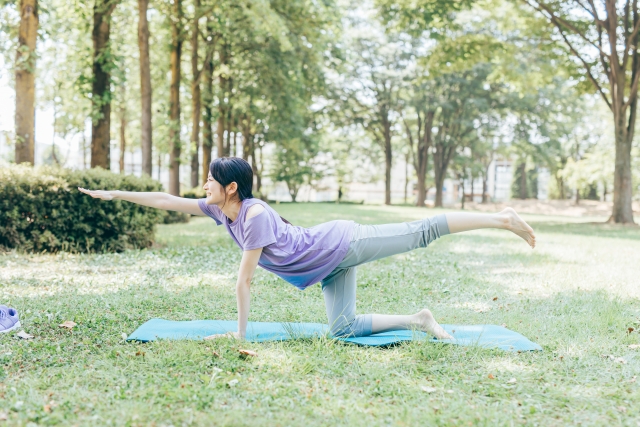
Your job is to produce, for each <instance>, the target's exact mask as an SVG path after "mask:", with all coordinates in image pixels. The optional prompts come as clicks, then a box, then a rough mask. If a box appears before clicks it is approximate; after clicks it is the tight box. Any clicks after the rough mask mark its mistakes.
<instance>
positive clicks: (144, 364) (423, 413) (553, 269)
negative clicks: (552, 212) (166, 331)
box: [0, 204, 640, 426]
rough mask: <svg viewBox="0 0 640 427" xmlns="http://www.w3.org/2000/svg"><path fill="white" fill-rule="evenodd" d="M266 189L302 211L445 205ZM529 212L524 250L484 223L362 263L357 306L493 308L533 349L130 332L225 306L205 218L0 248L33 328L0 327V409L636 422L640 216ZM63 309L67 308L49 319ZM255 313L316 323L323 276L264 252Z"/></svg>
mask: <svg viewBox="0 0 640 427" xmlns="http://www.w3.org/2000/svg"><path fill="white" fill-rule="evenodd" d="M274 207H275V208H276V209H277V210H278V211H279V212H280V213H281V214H282V215H283V216H284V217H285V218H287V219H289V220H290V221H291V222H293V223H294V224H299V225H305V226H310V225H313V224H316V223H319V222H323V221H328V220H332V219H336V218H349V219H354V220H357V221H359V222H362V223H384V222H395V221H404V220H414V219H417V218H420V217H423V216H429V215H435V214H437V213H440V212H442V211H435V210H425V209H417V208H409V207H380V206H359V205H333V204H309V205H305V204H299V205H293V204H282V205H276V206H274ZM525 219H527V220H528V221H530V223H531V224H532V226H533V227H534V228H535V229H536V230H537V234H538V247H537V248H536V249H535V250H530V249H529V248H528V247H527V245H526V244H525V243H524V242H523V241H522V240H520V239H519V238H517V237H516V236H514V235H511V234H510V233H508V232H504V231H499V230H495V231H494V230H485V231H477V232H471V233H465V234H460V235H453V236H446V237H444V238H442V239H440V240H438V241H436V242H434V243H433V245H432V246H431V247H429V248H428V249H426V250H420V251H414V252H411V253H408V254H404V255H399V256H396V257H393V258H390V259H385V260H380V261H377V262H375V263H371V264H368V265H365V266H362V267H360V268H359V272H358V275H359V288H358V308H359V311H360V312H379V313H413V312H415V311H417V310H418V309H420V308H423V307H429V308H430V309H432V311H433V312H434V313H435V315H436V317H437V319H438V320H439V321H440V322H442V323H466V324H480V323H492V324H506V325H507V326H508V327H509V328H511V329H513V330H516V331H518V332H521V333H522V334H524V335H526V336H527V337H529V338H531V339H532V340H534V341H536V342H538V343H539V344H540V345H542V347H543V348H544V351H542V352H535V353H520V354H518V353H506V352H502V351H498V350H481V349H477V348H465V347H457V346H450V345H442V344H432V343H407V344H403V345H399V346H396V347H392V348H387V349H380V348H363V347H357V346H353V345H347V344H342V343H339V342H334V341H331V340H328V339H316V340H299V341H290V342H281V343H262V344H256V343H237V342H233V341H231V340H228V339H224V340H220V341H216V342H211V341H208V342H175V341H174V342H171V341H165V342H154V343H148V344H139V343H127V342H125V341H124V340H123V338H122V336H123V334H128V333H130V332H131V331H133V330H134V329H135V328H136V327H137V326H138V325H140V324H141V323H143V322H144V321H146V320H148V319H149V318H152V317H163V318H167V319H174V320H187V319H204V318H208V319H214V318H215V319H234V318H235V296H234V277H235V272H236V268H237V265H238V262H239V260H240V256H241V253H240V251H239V250H238V249H237V248H236V247H235V246H234V243H233V242H232V241H231V239H230V238H229V237H228V236H227V235H226V232H225V230H224V228H223V227H216V226H215V223H214V222H213V221H211V220H209V219H206V218H197V219H193V220H192V221H191V222H190V223H188V224H176V225H169V226H161V227H160V228H159V232H158V247H157V248H154V249H153V250H146V251H130V252H126V253H122V254H107V255H71V254H57V255H49V254H42V255H24V254H18V253H7V254H4V255H0V300H1V301H3V302H4V303H8V304H10V305H12V306H15V307H17V308H18V309H19V310H20V313H21V317H22V322H23V325H24V329H25V330H26V331H27V332H29V333H31V334H33V335H35V337H36V338H35V339H34V340H31V341H23V340H19V339H17V338H16V337H14V336H13V335H9V334H7V335H3V336H0V413H4V414H6V415H7V417H8V420H7V421H6V422H5V424H6V425H27V424H32V425H35V424H37V425H54V424H60V425H128V426H133V425H140V426H146V425H156V426H161V425H166V426H169V425H174V426H179V425H232V426H237V425H252V426H256V425H260V426H262V425H274V426H275V425H280V426H286V425H304V426H316V425H318V426H324V425H355V426H360V425H362V426H373V425H404V426H415V425H442V426H449V425H460V426H463V425H464V426H466V425H480V426H495V425H540V426H553V425H576V424H581V425H593V426H602V425H613V426H616V425H627V426H640V404H639V402H640V378H638V380H637V381H634V379H635V378H636V376H638V377H640V349H632V348H630V347H629V345H630V344H635V343H639V342H640V335H639V334H638V332H637V330H638V329H640V229H638V228H629V227H616V226H610V225H603V224H597V223H594V222H595V221H598V220H603V219H602V218H600V219H598V218H586V219H576V218H562V217H544V216H532V215H530V216H526V215H525ZM496 297H497V299H495V298H496ZM65 320H73V321H75V322H77V323H78V325H77V326H76V327H75V328H74V329H73V330H72V331H67V330H65V329H62V328H59V327H58V326H57V325H58V324H60V323H62V322H63V321H65ZM250 320H255V321H258V320H259V321H305V322H325V321H326V319H325V312H324V306H323V299H322V294H321V290H320V287H319V286H317V285H316V286H313V287H311V288H309V289H308V290H306V291H305V292H300V291H298V290H296V289H295V288H293V287H292V286H290V285H288V284H286V283H285V282H283V281H281V280H280V279H278V278H276V277H275V276H273V275H270V274H268V273H266V272H264V271H262V270H260V271H259V272H258V273H257V275H256V278H255V280H254V284H253V285H252V307H251V316H250ZM630 327H633V328H635V329H636V331H634V332H632V333H628V328H630ZM238 348H247V349H252V350H254V351H256V352H257V353H258V357H257V358H249V359H244V358H241V357H239V354H238V352H237V349H238ZM216 353H217V354H219V357H218V356H217V355H216ZM609 355H611V356H613V358H611V357H609ZM603 356H606V357H603ZM623 362H624V363H623ZM490 376H491V377H493V378H490ZM511 378H515V379H516V382H515V383H510V382H509V380H510V379H511ZM233 379H236V380H238V382H237V384H236V385H235V386H232V387H230V386H229V385H228V384H229V382H230V381H231V380H233ZM422 387H435V388H436V391H435V392H433V393H427V392H425V391H423V389H422ZM0 425H2V422H1V421H0Z"/></svg>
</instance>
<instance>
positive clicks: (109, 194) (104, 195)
mask: <svg viewBox="0 0 640 427" xmlns="http://www.w3.org/2000/svg"><path fill="white" fill-rule="evenodd" d="M78 190H80V192H82V193H84V194H88V195H90V196H91V197H93V198H94V199H101V200H113V198H114V197H113V191H103V190H87V189H86V188H80V187H78Z"/></svg>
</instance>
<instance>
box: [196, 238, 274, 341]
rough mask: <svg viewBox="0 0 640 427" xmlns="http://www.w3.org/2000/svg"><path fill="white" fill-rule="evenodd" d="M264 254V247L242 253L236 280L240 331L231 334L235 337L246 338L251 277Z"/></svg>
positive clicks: (214, 336)
mask: <svg viewBox="0 0 640 427" xmlns="http://www.w3.org/2000/svg"><path fill="white" fill-rule="evenodd" d="M261 254H262V248H258V249H253V250H250V251H244V252H243V253H242V261H240V270H239V271H238V281H237V282H236V300H237V302H238V332H235V333H231V334H230V335H232V336H234V337H235V338H240V339H244V338H245V336H246V334H247V322H248V320H249V305H250V303H251V293H250V288H251V279H253V273H255V271H256V267H257V266H258V260H259V259H260V255H261ZM227 335H228V334H215V335H209V336H207V337H204V339H205V340H211V339H215V338H220V337H224V336H227Z"/></svg>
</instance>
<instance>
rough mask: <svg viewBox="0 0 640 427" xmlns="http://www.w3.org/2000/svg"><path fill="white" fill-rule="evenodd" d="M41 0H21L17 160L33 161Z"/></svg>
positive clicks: (16, 121) (17, 60)
mask: <svg viewBox="0 0 640 427" xmlns="http://www.w3.org/2000/svg"><path fill="white" fill-rule="evenodd" d="M38 22H39V19H38V0H20V28H19V33H18V50H17V52H16V115H15V125H16V148H15V160H16V163H25V162H28V163H31V164H32V165H33V162H34V143H35V92H36V90H35V71H36V70H35V67H36V51H35V49H36V39H37V37H38Z"/></svg>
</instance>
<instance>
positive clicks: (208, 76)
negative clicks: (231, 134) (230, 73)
mask: <svg viewBox="0 0 640 427" xmlns="http://www.w3.org/2000/svg"><path fill="white" fill-rule="evenodd" d="M211 27H212V22H211V19H210V17H207V36H206V39H205V40H206V43H207V45H212V46H211V52H213V50H214V46H215V42H216V37H215V34H214V32H213V31H212V30H211ZM202 66H203V78H204V93H203V94H202V101H203V104H204V111H203V117H202V127H203V129H202V182H205V181H206V180H207V177H208V175H209V164H210V163H211V151H212V149H213V106H212V105H211V104H212V102H213V72H214V65H213V56H212V57H211V58H208V59H205V61H204V64H203V65H202Z"/></svg>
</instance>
